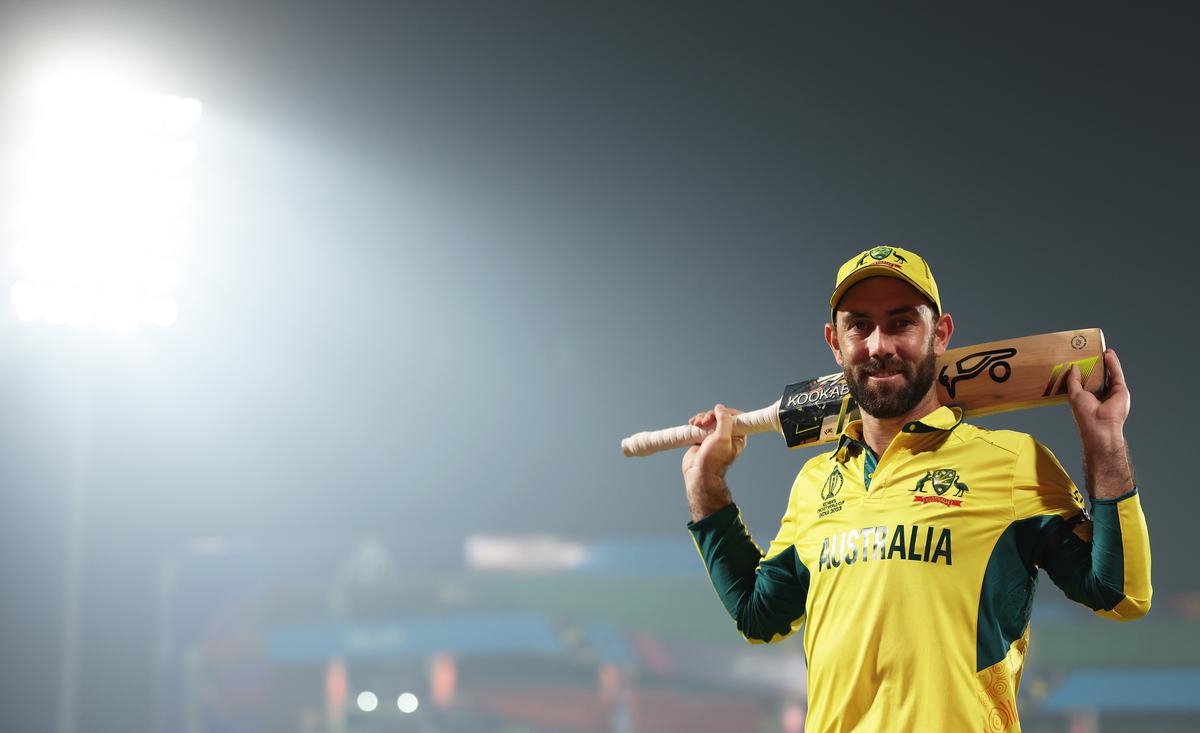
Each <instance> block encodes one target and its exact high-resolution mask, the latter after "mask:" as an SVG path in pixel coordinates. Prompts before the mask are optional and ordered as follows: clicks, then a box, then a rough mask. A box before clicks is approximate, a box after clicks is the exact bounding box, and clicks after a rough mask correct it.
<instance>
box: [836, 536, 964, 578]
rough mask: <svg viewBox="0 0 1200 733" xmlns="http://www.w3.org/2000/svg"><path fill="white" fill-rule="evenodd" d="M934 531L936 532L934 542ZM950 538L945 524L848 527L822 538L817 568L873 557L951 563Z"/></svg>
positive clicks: (952, 561)
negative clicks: (938, 525)
mask: <svg viewBox="0 0 1200 733" xmlns="http://www.w3.org/2000/svg"><path fill="white" fill-rule="evenodd" d="M934 535H937V542H936V543H935V542H934ZM889 536H890V541H889ZM950 539H951V538H950V530H949V529H948V528H945V527H942V528H937V527H928V526H927V527H922V526H921V525H918V524H913V525H908V526H906V525H903V524H897V525H896V526H895V528H893V529H892V530H891V531H890V532H889V531H888V528H887V527H883V526H879V527H863V528H862V529H851V530H847V531H845V532H841V533H839V534H836V535H834V536H833V537H826V538H825V539H824V541H823V542H822V543H821V562H820V565H819V567H818V568H817V572H821V571H823V570H825V569H827V568H828V569H830V570H832V569H834V568H838V567H841V566H843V565H854V564H855V563H857V562H859V561H862V562H863V563H867V562H870V561H871V560H872V559H877V560H893V559H899V560H913V561H915V562H931V563H937V562H942V563H944V564H946V565H953V564H954V560H953V558H952V556H951V551H952V550H951V542H950Z"/></svg>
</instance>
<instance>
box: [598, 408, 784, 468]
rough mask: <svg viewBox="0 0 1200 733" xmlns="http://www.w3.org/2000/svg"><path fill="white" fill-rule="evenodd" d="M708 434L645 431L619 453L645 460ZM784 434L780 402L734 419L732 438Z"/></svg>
mask: <svg viewBox="0 0 1200 733" xmlns="http://www.w3.org/2000/svg"><path fill="white" fill-rule="evenodd" d="M711 432H712V431H711V430H701V429H700V428H698V427H696V426H694V425H678V426H676V427H673V428H664V429H662V430H648V431H644V432H641V433H635V434H633V435H631V436H629V437H628V438H626V439H624V440H622V441H621V452H622V453H624V454H625V455H626V456H628V457H631V458H632V457H634V456H648V455H652V454H654V453H658V452H660V451H664V450H670V449H671V448H683V447H685V446H689V445H697V444H699V443H700V442H701V441H703V440H704V438H705V437H706V436H707V435H708V434H710V433H711ZM770 432H776V433H780V434H782V433H783V429H782V428H781V427H779V401H778V400H777V401H776V402H775V404H772V405H767V406H766V407H764V408H762V409H761V410H755V411H754V412H743V413H742V414H740V415H734V416H733V434H734V435H750V434H752V433H770Z"/></svg>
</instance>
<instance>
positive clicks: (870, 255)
mask: <svg viewBox="0 0 1200 733" xmlns="http://www.w3.org/2000/svg"><path fill="white" fill-rule="evenodd" d="M880 276H882V277H894V278H897V279H899V280H903V281H904V282H906V283H908V284H909V285H911V286H913V287H914V288H916V289H917V292H919V293H921V295H924V296H925V297H926V298H929V299H930V300H932V301H933V307H934V309H935V311H936V313H935V314H941V312H942V301H941V299H940V298H939V297H938V287H937V283H936V282H934V280H933V272H931V271H930V270H929V263H927V262H926V261H925V260H923V259H921V256H920V255H918V254H917V253H915V252H910V251H908V250H907V249H901V248H899V247H888V246H879V247H872V248H871V249H868V250H865V251H863V252H860V253H859V254H856V255H855V256H853V257H851V258H850V259H849V260H847V261H846V264H844V265H842V267H841V269H840V270H838V274H837V285H836V287H834V289H833V295H831V296H829V312H830V317H831V318H834V317H835V316H836V313H837V304H838V301H840V300H841V299H842V296H843V295H845V294H846V291H847V290H849V289H850V288H852V287H854V286H855V285H857V284H858V283H859V282H861V281H863V280H866V279H867V278H869V277H880Z"/></svg>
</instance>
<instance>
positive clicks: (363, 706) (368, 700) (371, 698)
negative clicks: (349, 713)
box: [357, 690, 379, 713]
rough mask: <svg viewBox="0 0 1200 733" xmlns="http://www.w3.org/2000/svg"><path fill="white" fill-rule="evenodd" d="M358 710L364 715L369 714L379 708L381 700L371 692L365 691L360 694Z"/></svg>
mask: <svg viewBox="0 0 1200 733" xmlns="http://www.w3.org/2000/svg"><path fill="white" fill-rule="evenodd" d="M357 702H358V709H359V710H361V711H363V712H364V713H369V712H371V711H373V710H374V709H375V708H377V707H379V698H378V697H376V696H375V693H374V692H371V691H370V690H363V691H362V692H360V693H358V700H357Z"/></svg>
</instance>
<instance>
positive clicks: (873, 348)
mask: <svg viewBox="0 0 1200 733" xmlns="http://www.w3.org/2000/svg"><path fill="white" fill-rule="evenodd" d="M867 350H868V353H869V354H870V355H871V356H872V357H874V358H876V359H886V358H887V357H890V356H893V355H894V354H895V353H896V343H895V341H894V340H893V339H892V337H891V336H889V335H888V334H886V333H884V330H883V329H882V328H876V329H874V330H872V331H871V335H870V336H868V337H867Z"/></svg>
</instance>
